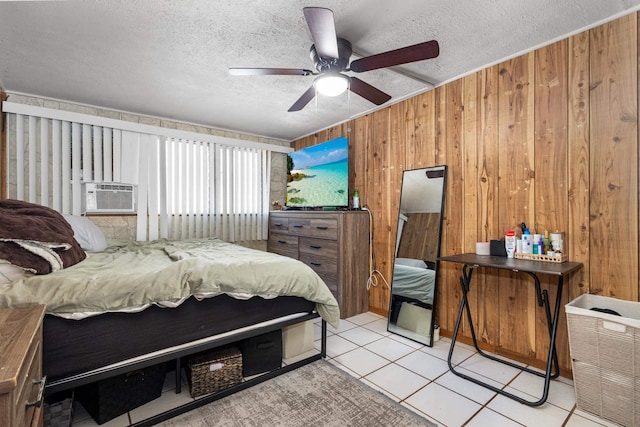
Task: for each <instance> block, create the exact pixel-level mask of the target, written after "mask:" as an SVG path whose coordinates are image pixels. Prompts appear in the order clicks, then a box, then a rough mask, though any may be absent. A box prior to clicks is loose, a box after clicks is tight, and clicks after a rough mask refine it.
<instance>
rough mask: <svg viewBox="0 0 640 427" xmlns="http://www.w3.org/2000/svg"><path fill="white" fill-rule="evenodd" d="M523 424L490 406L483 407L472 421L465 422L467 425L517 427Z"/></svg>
mask: <svg viewBox="0 0 640 427" xmlns="http://www.w3.org/2000/svg"><path fill="white" fill-rule="evenodd" d="M521 425H522V424H520V423H517V422H515V421H513V420H511V419H509V418H507V417H505V416H504V415H500V414H498V413H497V412H494V411H492V410H491V409H488V408H484V409H482V410H481V411H480V412H479V413H477V414H476V415H475V416H474V417H473V418H472V419H471V421H469V423H467V424H465V426H466V427H486V426H491V427H517V426H521Z"/></svg>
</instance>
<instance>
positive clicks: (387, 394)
mask: <svg viewBox="0 0 640 427" xmlns="http://www.w3.org/2000/svg"><path fill="white" fill-rule="evenodd" d="M360 381H362V383H363V384H366V385H368V386H369V387H371V388H372V389H374V390H377V391H379V392H380V393H382V394H384V395H385V396H387V397H388V398H389V399H391V400H393V401H394V402H396V403H399V402H400V401H401V400H402V399H400V398H398V397H397V396H394V395H393V394H391V393H390V392H388V391H387V390H385V389H383V388H381V387H378V386H377V385H376V384H374V383H372V382H371V381H367V379H366V378H361V379H360Z"/></svg>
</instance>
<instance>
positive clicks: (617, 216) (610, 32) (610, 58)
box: [589, 14, 638, 301]
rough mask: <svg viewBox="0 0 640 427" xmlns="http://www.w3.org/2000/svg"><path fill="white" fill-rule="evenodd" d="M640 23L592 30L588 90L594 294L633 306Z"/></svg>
mask: <svg viewBox="0 0 640 427" xmlns="http://www.w3.org/2000/svg"><path fill="white" fill-rule="evenodd" d="M636 21H637V18H636V15H635V14H632V15H628V16H625V17H623V18H620V19H618V20H616V21H613V22H610V23H608V24H604V25H602V26H600V27H598V28H595V29H593V30H591V34H590V37H591V39H590V71H591V75H590V79H591V83H590V85H589V86H590V87H591V110H590V112H591V121H590V123H591V127H590V132H591V133H590V141H589V142H590V153H591V155H590V175H589V177H590V195H591V200H590V206H591V210H590V218H591V221H590V228H591V234H590V246H591V252H592V254H593V256H592V257H591V258H590V263H591V269H590V274H591V278H590V280H591V291H592V292H597V293H598V294H600V295H603V296H608V297H615V298H620V299H625V300H631V301H637V300H638V185H637V184H638V122H637V120H638V111H637V107H638V40H637V31H638V30H637V22H636ZM629 284H634V285H633V286H629Z"/></svg>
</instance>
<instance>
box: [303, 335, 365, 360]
mask: <svg viewBox="0 0 640 427" xmlns="http://www.w3.org/2000/svg"><path fill="white" fill-rule="evenodd" d="M313 345H314V347H315V348H316V349H317V350H320V345H321V343H320V341H316V342H314V343H313ZM357 347H358V346H357V345H356V344H354V343H352V342H351V341H347V340H345V339H344V338H342V337H341V336H339V335H332V336H330V337H327V356H329V357H336V356H339V355H341V354H342V353H346V352H348V351H351V350H353V349H355V348H357Z"/></svg>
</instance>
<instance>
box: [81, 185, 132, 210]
mask: <svg viewBox="0 0 640 427" xmlns="http://www.w3.org/2000/svg"><path fill="white" fill-rule="evenodd" d="M83 196H84V200H83V203H84V212H85V213H135V212H136V186H135V185H132V184H122V183H116V182H109V183H95V182H87V183H85V184H84V193H83Z"/></svg>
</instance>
